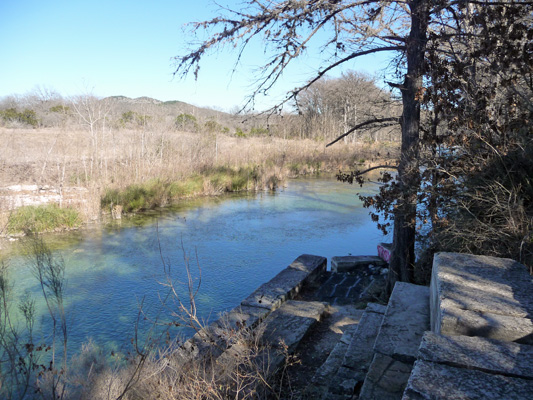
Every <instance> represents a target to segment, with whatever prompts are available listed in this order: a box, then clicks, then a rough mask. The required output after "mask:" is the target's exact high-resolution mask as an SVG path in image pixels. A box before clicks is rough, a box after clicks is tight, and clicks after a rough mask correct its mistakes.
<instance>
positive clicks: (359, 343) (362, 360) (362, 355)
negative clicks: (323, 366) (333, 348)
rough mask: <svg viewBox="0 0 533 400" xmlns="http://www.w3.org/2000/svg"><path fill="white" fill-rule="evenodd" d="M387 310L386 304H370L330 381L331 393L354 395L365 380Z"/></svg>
mask: <svg viewBox="0 0 533 400" xmlns="http://www.w3.org/2000/svg"><path fill="white" fill-rule="evenodd" d="M385 310H386V307H385V306H382V305H379V304H375V303H370V304H369V306H368V307H367V309H366V310H365V312H364V314H363V317H362V318H361V321H360V322H359V325H358V326H357V330H356V332H355V334H354V335H353V336H352V338H351V341H350V343H349V345H348V346H347V348H346V351H345V354H344V357H343V359H342V363H341V366H340V368H339V369H338V370H337V373H336V375H335V377H334V378H333V379H331V381H330V383H329V385H330V387H329V393H331V394H343V395H352V394H353V392H354V389H355V387H356V386H357V385H359V384H361V383H363V382H364V380H365V376H366V374H367V372H368V370H369V367H370V364H371V362H372V358H373V356H374V352H373V347H374V342H375V340H376V336H377V334H378V331H379V327H380V326H381V322H382V320H383V315H384V314H385Z"/></svg>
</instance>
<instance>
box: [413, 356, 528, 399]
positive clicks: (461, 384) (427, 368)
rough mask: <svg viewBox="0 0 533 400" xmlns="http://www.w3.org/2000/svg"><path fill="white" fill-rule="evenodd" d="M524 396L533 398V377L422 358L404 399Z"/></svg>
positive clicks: (519, 397) (507, 397)
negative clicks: (521, 376) (511, 375)
mask: <svg viewBox="0 0 533 400" xmlns="http://www.w3.org/2000/svg"><path fill="white" fill-rule="evenodd" d="M420 399H433V400H440V399H442V400H444V399H454V400H500V399H505V400H524V399H533V380H527V379H521V378H514V377H508V376H503V375H495V374H488V373H485V372H481V371H477V370H470V369H464V368H456V367H451V366H449V365H444V364H438V363H432V362H428V361H422V360H419V361H417V362H416V363H415V366H414V368H413V372H412V373H411V377H410V378H409V382H408V384H407V387H406V389H405V393H404V396H403V400H420Z"/></svg>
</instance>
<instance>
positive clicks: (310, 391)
mask: <svg viewBox="0 0 533 400" xmlns="http://www.w3.org/2000/svg"><path fill="white" fill-rule="evenodd" d="M363 314H364V310H360V309H357V308H356V307H355V306H353V305H330V306H328V310H327V314H326V317H325V318H324V320H322V321H321V322H320V323H318V324H316V325H315V327H314V328H313V329H312V330H311V332H310V333H309V334H308V335H307V336H306V337H305V338H304V339H303V340H302V341H301V342H300V345H299V347H298V348H297V350H296V357H297V359H298V363H297V364H295V365H293V366H292V367H291V368H289V369H288V370H286V371H285V373H286V376H288V377H289V380H290V387H287V390H288V391H290V392H291V393H292V394H293V398H301V399H304V398H305V399H308V398H309V399H315V398H316V399H318V398H320V397H319V392H318V391H316V390H315V388H314V387H311V386H312V385H310V383H311V378H312V377H313V376H315V375H316V374H317V370H318V369H319V368H321V367H322V368H325V364H326V365H330V363H331V359H332V358H336V359H337V360H338V361H337V364H335V368H338V365H340V363H341V361H342V358H343V356H344V351H340V350H339V347H340V346H342V347H344V350H345V349H346V347H347V346H348V345H349V343H350V337H351V335H352V334H353V331H354V330H355V328H356V327H357V325H358V324H359V322H360V320H361V318H362V316H363ZM328 358H329V361H328V362H327V360H328ZM326 389H327V385H324V387H323V388H322V390H323V391H324V390H326Z"/></svg>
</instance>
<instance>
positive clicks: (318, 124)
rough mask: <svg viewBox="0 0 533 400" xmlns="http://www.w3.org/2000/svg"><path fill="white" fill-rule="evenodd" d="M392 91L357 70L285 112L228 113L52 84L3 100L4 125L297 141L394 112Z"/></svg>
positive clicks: (362, 136) (386, 136) (373, 133)
mask: <svg viewBox="0 0 533 400" xmlns="http://www.w3.org/2000/svg"><path fill="white" fill-rule="evenodd" d="M398 107H399V102H398V101H395V100H394V99H393V97H392V95H391V93H390V92H388V91H384V90H383V89H381V88H379V87H378V86H377V84H376V82H375V80H374V78H372V77H370V76H367V75H364V74H360V73H357V72H354V71H349V72H347V73H343V74H342V75H341V76H339V77H337V78H331V77H324V78H323V79H321V80H320V82H317V84H316V85H314V86H313V87H310V88H308V89H307V90H305V91H302V92H301V94H300V95H299V96H298V97H297V98H296V99H295V101H294V102H293V103H292V104H290V106H289V107H288V108H287V111H286V112H284V113H283V114H280V115H274V116H273V115H262V114H261V113H252V112H239V111H240V110H238V109H236V110H234V112H224V111H221V110H214V109H208V108H202V107H196V106H193V105H190V104H187V103H184V102H180V101H167V102H162V101H158V100H155V99H151V98H147V97H144V98H139V99H130V98H127V97H124V96H113V97H107V98H100V97H98V96H95V95H93V94H92V93H86V94H83V95H76V96H71V97H68V98H64V97H63V96H61V95H60V94H59V93H58V92H56V91H54V90H53V89H49V88H43V87H36V88H34V89H33V90H32V91H30V92H28V93H26V94H24V95H10V96H5V97H4V98H2V99H0V125H4V126H6V127H11V128H17V127H33V128H65V127H67V126H68V127H69V128H73V127H76V126H78V127H82V128H86V129H88V130H89V131H90V132H94V130H95V128H96V126H99V127H101V125H102V124H105V125H106V126H107V129H137V130H138V129H151V130H154V129H157V130H167V131H168V130H179V131H184V132H193V133H208V134H213V133H221V134H227V135H234V136H238V137H246V136H276V137H283V138H289V139H290V138H294V139H315V140H324V141H328V140H332V139H334V138H335V137H336V135H337V133H338V132H339V130H341V129H347V128H348V127H351V126H354V125H355V124H356V123H357V121H360V120H364V119H365V118H366V117H367V116H368V115H382V116H390V115H391V113H392V112H394V111H393V110H394V109H395V108H396V109H398ZM398 138H399V130H398V129H396V128H395V127H391V128H390V129H383V130H370V131H365V130H361V131H360V132H359V135H358V136H357V137H355V136H354V137H352V138H350V140H351V141H356V140H366V141H371V142H375V141H383V140H386V141H397V140H398Z"/></svg>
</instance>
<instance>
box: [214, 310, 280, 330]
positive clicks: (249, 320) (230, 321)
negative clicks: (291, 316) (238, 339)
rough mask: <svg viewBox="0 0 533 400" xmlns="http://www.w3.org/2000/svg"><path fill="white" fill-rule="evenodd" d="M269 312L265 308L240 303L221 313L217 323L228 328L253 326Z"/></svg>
mask: <svg viewBox="0 0 533 400" xmlns="http://www.w3.org/2000/svg"><path fill="white" fill-rule="evenodd" d="M269 314H270V310H269V309H267V308H263V307H250V306H243V305H240V306H237V307H235V308H234V309H233V310H231V311H229V312H227V313H224V314H222V315H221V316H220V318H219V319H218V321H217V324H218V326H220V327H222V328H229V329H242V328H254V327H256V326H257V324H258V323H259V322H261V321H262V320H263V319H265V318H266V316H267V315H269Z"/></svg>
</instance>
